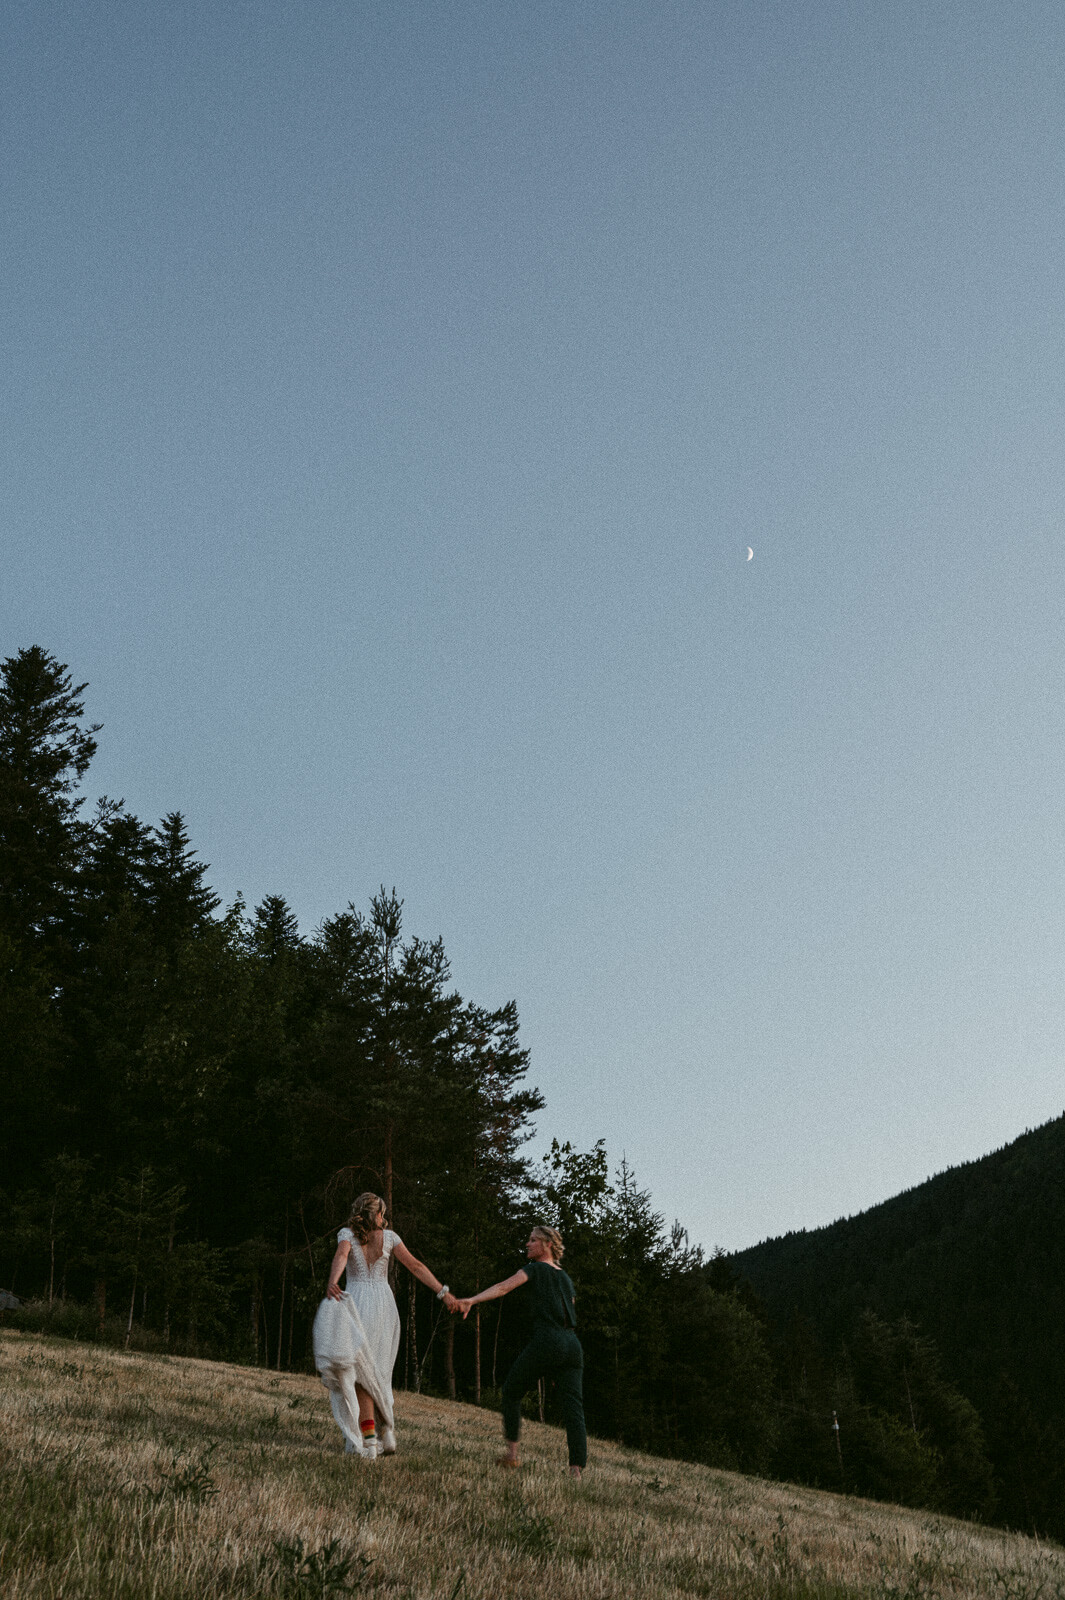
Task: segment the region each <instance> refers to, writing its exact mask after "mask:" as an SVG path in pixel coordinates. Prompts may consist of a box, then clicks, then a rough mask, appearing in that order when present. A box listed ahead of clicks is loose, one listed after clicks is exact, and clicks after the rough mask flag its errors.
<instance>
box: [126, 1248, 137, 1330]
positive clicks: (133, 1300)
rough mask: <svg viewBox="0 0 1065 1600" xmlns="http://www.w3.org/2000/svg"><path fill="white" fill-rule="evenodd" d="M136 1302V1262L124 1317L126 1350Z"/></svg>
mask: <svg viewBox="0 0 1065 1600" xmlns="http://www.w3.org/2000/svg"><path fill="white" fill-rule="evenodd" d="M136 1304H137V1267H136V1264H134V1267H133V1292H132V1293H131V1294H130V1297H129V1316H128V1318H127V1319H126V1349H127V1350H128V1349H129V1341H130V1339H131V1337H132V1335H133V1308H134V1307H135V1305H136Z"/></svg>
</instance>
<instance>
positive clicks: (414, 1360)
mask: <svg viewBox="0 0 1065 1600" xmlns="http://www.w3.org/2000/svg"><path fill="white" fill-rule="evenodd" d="M407 1282H408V1288H407V1388H408V1389H413V1390H414V1392H415V1394H417V1393H418V1391H419V1390H420V1388H421V1368H420V1367H419V1366H418V1285H417V1283H416V1282H415V1280H414V1276H413V1274H411V1273H408V1275H407Z"/></svg>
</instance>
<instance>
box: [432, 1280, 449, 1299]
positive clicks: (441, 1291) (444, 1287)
mask: <svg viewBox="0 0 1065 1600" xmlns="http://www.w3.org/2000/svg"><path fill="white" fill-rule="evenodd" d="M450 1293H451V1290H450V1289H449V1288H448V1286H447V1284H446V1283H442V1284H441V1285H440V1288H439V1289H438V1290H437V1291H436V1298H437V1299H438V1300H442V1299H443V1298H444V1296H445V1295H446V1294H450Z"/></svg>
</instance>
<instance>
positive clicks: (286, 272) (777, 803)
mask: <svg viewBox="0 0 1065 1600" xmlns="http://www.w3.org/2000/svg"><path fill="white" fill-rule="evenodd" d="M2 33H3V37H2V39H0V139H2V144H3V150H4V157H3V162H2V168H0V183H2V195H0V199H2V228H3V249H2V251H0V341H2V343H0V373H2V376H0V386H2V391H3V401H2V405H3V409H2V415H0V441H2V443H0V448H2V452H3V476H2V484H3V490H2V495H3V499H2V506H3V518H2V541H3V546H2V566H0V654H2V655H9V654H11V653H13V652H14V651H15V650H16V649H18V648H19V647H20V646H24V645H28V644H31V643H37V644H41V645H43V646H44V647H46V648H47V649H49V650H52V651H54V652H55V653H56V654H57V655H58V656H59V657H60V659H62V660H63V661H66V662H68V663H69V664H70V666H71V669H72V671H73V673H74V675H75V678H76V680H77V681H81V680H83V679H88V680H89V682H90V689H89V695H88V709H89V711H90V713H91V715H92V718H93V719H94V720H99V721H102V722H103V723H104V724H105V728H104V732H103V734H102V735H101V745H100V753H99V755H98V757H97V760H96V762H95V763H94V766H93V768H92V769H91V771H90V774H89V783H88V789H89V792H90V794H92V795H95V794H99V793H104V792H106V793H109V794H111V795H114V796H124V797H125V799H126V801H127V803H128V804H129V805H130V807H131V808H132V809H133V810H134V811H136V812H137V813H138V814H139V815H141V816H143V817H144V818H145V819H147V820H155V819H157V818H158V817H159V816H160V815H161V814H162V813H163V812H164V811H168V810H171V809H180V810H182V811H183V812H184V813H185V814H186V817H187V820H188V825H189V828H190V830H191V833H192V836H193V840H194V843H195V844H196V846H197V848H198V849H199V851H200V853H201V855H202V856H203V857H204V858H205V859H206V860H207V861H209V862H210V863H211V881H212V883H213V884H214V886H215V887H216V889H217V891H218V892H219V893H220V894H221V895H222V896H223V897H225V898H226V899H227V900H228V899H232V897H233V896H234V895H235V894H236V893H237V891H238V890H242V891H243V892H244V894H245V896H246V897H247V899H248V901H249V903H251V904H254V903H255V902H256V901H257V900H259V899H261V898H262V896H263V895H265V894H268V893H281V894H284V895H285V896H286V897H287V898H288V899H289V901H290V903H291V904H292V906H293V908H294V909H295V910H296V912H297V913H298V915H299V918H300V922H301V925H302V927H303V929H304V930H305V931H306V932H308V933H310V932H311V931H312V930H313V928H314V927H315V925H316V923H317V922H318V921H319V920H320V919H321V918H322V917H324V916H326V915H328V914H329V913H331V912H333V911H335V910H338V909H341V908H342V907H343V906H344V905H345V904H346V903H347V902H348V901H349V900H354V901H355V902H356V903H357V904H359V905H363V906H364V905H366V903H367V902H368V899H369V896H370V895H371V893H372V892H373V891H374V890H376V888H377V887H378V885H380V884H381V883H385V884H387V885H388V886H391V885H393V884H395V886H396V888H397V890H398V892H399V893H400V894H401V895H402V896H403V897H404V898H405V901H406V926H407V930H408V931H409V932H418V933H421V934H424V935H426V936H435V935H436V934H441V935H442V936H443V938H444V941H445V944H446V946H447V948H448V950H449V952H450V955H451V958H452V965H453V973H454V978H455V983H456V986H457V987H458V988H459V990H460V991H461V992H462V993H463V994H466V995H468V996H469V997H471V998H472V999H475V1000H477V1001H479V1002H481V1003H484V1004H491V1005H494V1004H498V1003H501V1002H502V1001H504V1000H506V999H509V998H514V999H516V1001H517V1003H518V1006H519V1010H520V1013H521V1017H522V1021H523V1037H524V1041H525V1043H526V1044H527V1045H528V1046H529V1047H530V1049H531V1051H532V1072H531V1077H532V1080H533V1081H534V1082H536V1083H537V1084H538V1085H539V1086H540V1087H541V1088H542V1090H543V1091H544V1093H545V1094H546V1097H547V1110H546V1112H545V1113H544V1114H543V1116H542V1117H541V1119H540V1134H539V1140H540V1143H541V1144H542V1142H543V1141H544V1140H546V1139H549V1138H550V1136H551V1135H558V1136H559V1137H562V1138H570V1139H572V1140H573V1141H575V1142H576V1143H577V1144H579V1145H581V1146H582V1147H586V1146H588V1145H590V1144H591V1143H592V1142H593V1141H594V1140H595V1139H597V1138H599V1137H604V1138H605V1139H606V1140H607V1144H608V1148H609V1150H610V1153H611V1156H612V1158H613V1159H615V1160H616V1159H618V1158H620V1157H621V1155H622V1154H623V1153H624V1154H625V1155H626V1156H627V1157H628V1159H629V1161H630V1162H631V1163H632V1165H633V1166H634V1167H635V1170H636V1175H637V1178H638V1179H639V1180H640V1181H641V1182H642V1183H643V1184H644V1185H646V1186H647V1187H649V1188H650V1190H651V1192H652V1195H653V1197H654V1200H655V1203H656V1205H657V1206H658V1207H659V1208H660V1209H661V1210H663V1211H664V1212H666V1213H667V1216H668V1217H669V1218H672V1217H673V1216H677V1217H679V1218H680V1219H681V1220H682V1221H683V1222H684V1223H685V1224H686V1225H687V1226H688V1227H689V1228H690V1230H691V1233H692V1235H693V1237H694V1238H696V1239H698V1240H700V1241H701V1242H703V1243H704V1244H706V1245H707V1246H711V1245H714V1244H721V1245H724V1246H725V1247H727V1248H733V1247H736V1248H738V1247H742V1246H745V1245H748V1244H750V1243H752V1242H754V1241H755V1240H756V1239H758V1238H760V1237H762V1236H764V1235H766V1234H769V1233H778V1232H781V1231H784V1230H785V1229H788V1228H795V1227H802V1226H814V1225H817V1224H820V1223H824V1222H826V1221H829V1220H831V1219H833V1218H835V1217H837V1216H839V1215H841V1214H845V1213H848V1212H853V1211H855V1210H858V1209H861V1208H863V1207H865V1206H868V1205H870V1204H872V1203H874V1202H876V1201H878V1200H880V1199H883V1198H885V1197H887V1196H888V1195H890V1194H892V1193H895V1192H896V1191H898V1190H899V1189H901V1188H903V1187H906V1186H908V1185H911V1184H913V1183H915V1182H919V1181H921V1180H922V1179H923V1178H925V1177H926V1176H927V1175H928V1174H930V1173H932V1172H934V1171H937V1170H939V1169H942V1168H943V1167H945V1166H947V1165H949V1164H952V1163H956V1162H958V1161H961V1160H965V1159H968V1158H971V1157H975V1156H978V1155H980V1154H983V1153H985V1152H986V1151H988V1150H990V1149H992V1148H994V1147H996V1146H998V1145H1000V1144H1002V1143H1004V1142H1005V1141H1007V1140H1009V1139H1010V1138H1012V1137H1014V1136H1015V1135H1017V1134H1018V1133H1020V1132H1022V1131H1023V1130H1024V1128H1025V1127H1027V1126H1034V1125H1035V1124H1037V1123H1039V1122H1042V1121H1045V1120H1046V1119H1047V1118H1048V1117H1051V1116H1054V1115H1057V1114H1059V1113H1060V1112H1061V1110H1062V1107H1063V1104H1065V1090H1063V1087H1062V1070H1061V1066H1062V1059H1063V1054H1065V927H1063V917H1065V854H1063V834H1065V693H1063V688H1065V685H1063V675H1065V674H1063V650H1062V642H1063V641H1062V634H1063V626H1062V621H1063V606H1065V540H1063V536H1062V533H1063V512H1065V449H1063V433H1065V427H1063V424H1065V359H1063V358H1065V348H1063V346H1065V293H1063V289H1065V274H1063V268H1065V126H1063V122H1065V93H1063V91H1065V8H1063V7H1062V6H1061V4H1060V0H1053V3H1051V0H1045V3H1040V0H1015V3H1013V4H1010V5H1005V4H1002V3H996V4H989V3H986V0H967V3H964V4H962V3H960V0H952V3H949V4H943V3H937V0H906V3H895V0H877V3H875V4H874V3H872V0H864V3H856V0H852V3H848V0H837V3H834V4H829V3H824V0H808V3H804V4H801V5H798V4H794V3H792V0H776V3H759V0H716V3H715V0H699V3H696V0H675V3H653V0H644V3H641V4H633V3H630V0H610V3H599V0H566V3H559V0H537V3H535V4H533V3H524V4H522V3H518V0H496V3H495V4H477V3H464V0H456V3H454V4H451V5H447V6H443V5H430V4H427V3H425V0H412V3H409V4H403V5H370V4H366V3H363V0H342V3H341V0H322V3H310V4H308V3H306V0H301V3H300V4H298V5H297V4H283V3H278V0H255V3H250V0H224V3H219V0H210V3H207V0H200V3H197V0H187V3H180V4H177V5H172V6H167V7H164V6H150V5H145V4H144V3H143V0H136V3H130V0H108V4H106V5H103V6H86V5H84V4H81V3H78V4H75V3H73V0H67V3H55V4H48V3H44V0H10V3H9V5H8V6H7V8H6V10H5V20H4V22H3V24H2ZM748 546H751V547H753V550H754V559H753V561H748V560H747V559H746V557H747V548H748ZM358 1092H359V1086H358V1084H357V1083H353V1084H352V1085H351V1094H352V1098H353V1099H357V1096H358ZM538 1147H539V1146H538Z"/></svg>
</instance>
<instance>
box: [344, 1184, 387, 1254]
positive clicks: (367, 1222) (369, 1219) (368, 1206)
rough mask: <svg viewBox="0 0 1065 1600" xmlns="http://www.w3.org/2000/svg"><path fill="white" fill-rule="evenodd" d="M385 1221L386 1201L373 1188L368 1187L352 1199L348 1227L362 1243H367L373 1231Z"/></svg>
mask: <svg viewBox="0 0 1065 1600" xmlns="http://www.w3.org/2000/svg"><path fill="white" fill-rule="evenodd" d="M384 1222H385V1203H384V1201H383V1200H382V1199H381V1196H380V1195H379V1194H374V1192H373V1190H372V1189H367V1190H366V1191H365V1193H363V1194H360V1195H357V1196H356V1198H355V1199H354V1200H353V1201H352V1204H351V1216H350V1217H349V1218H348V1227H349V1228H350V1229H351V1231H352V1233H353V1234H354V1235H355V1237H356V1239H358V1241H359V1243H360V1244H365V1243H366V1242H367V1240H368V1239H369V1237H370V1235H371V1233H373V1232H374V1231H375V1230H376V1229H377V1228H378V1227H383V1226H384Z"/></svg>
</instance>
